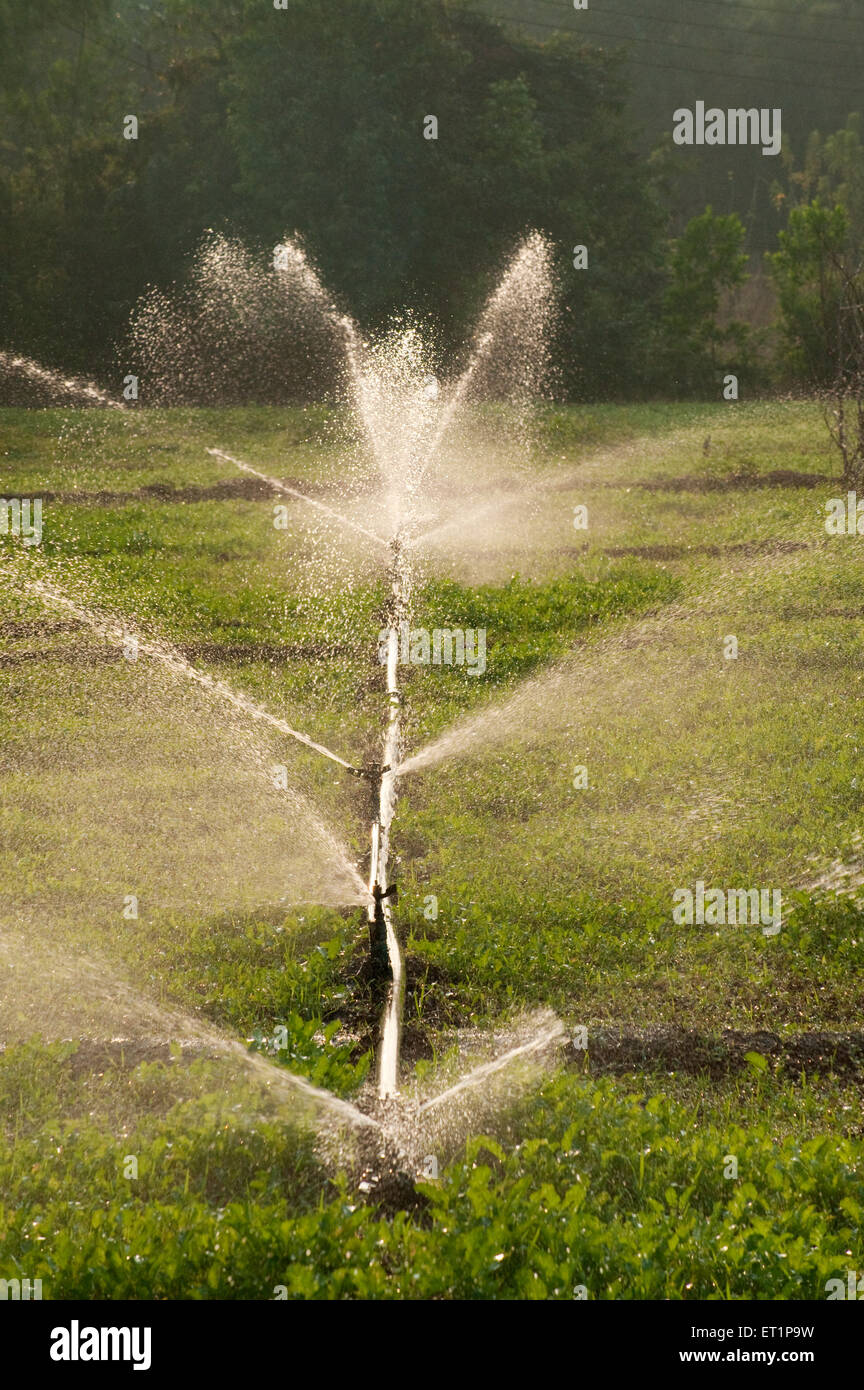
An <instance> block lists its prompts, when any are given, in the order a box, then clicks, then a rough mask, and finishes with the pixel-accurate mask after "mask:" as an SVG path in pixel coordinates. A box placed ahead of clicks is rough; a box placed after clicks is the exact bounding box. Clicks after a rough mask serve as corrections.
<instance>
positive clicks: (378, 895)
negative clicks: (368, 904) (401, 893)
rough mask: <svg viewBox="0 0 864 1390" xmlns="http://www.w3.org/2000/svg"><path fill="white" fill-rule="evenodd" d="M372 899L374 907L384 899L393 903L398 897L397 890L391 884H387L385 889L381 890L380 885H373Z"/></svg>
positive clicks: (394, 885)
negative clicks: (391, 900) (388, 899)
mask: <svg viewBox="0 0 864 1390" xmlns="http://www.w3.org/2000/svg"><path fill="white" fill-rule="evenodd" d="M372 897H373V898H374V899H375V903H376V905H377V904H378V903H380V902H381V901H382V900H383V899H384V898H392V899H393V901H394V902H395V901H396V899H397V897H398V889H397V887H396V884H395V883H391V884H388V886H387V887H386V888H382V887H381V884H380V883H373V885H372Z"/></svg>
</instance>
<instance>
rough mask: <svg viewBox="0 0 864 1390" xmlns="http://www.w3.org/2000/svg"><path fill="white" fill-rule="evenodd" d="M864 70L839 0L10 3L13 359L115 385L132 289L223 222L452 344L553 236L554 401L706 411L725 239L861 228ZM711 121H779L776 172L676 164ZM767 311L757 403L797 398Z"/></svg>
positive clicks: (691, 156) (721, 161)
mask: <svg viewBox="0 0 864 1390" xmlns="http://www.w3.org/2000/svg"><path fill="white" fill-rule="evenodd" d="M480 9H482V10H483V11H484V13H479V12H478V11H479V10H480ZM507 16H509V18H510V19H511V20H516V21H518V23H508V24H506V25H505V26H504V27H502V26H501V25H500V24H499V23H498V22H497V19H498V18H500V17H507ZM561 31H564V32H561ZM724 31H725V32H724ZM772 35H773V37H772ZM862 57H864V17H861V16H859V15H858V14H857V11H856V8H855V6H849V5H846V4H845V3H843V0H820V3H818V4H817V3H815V0H764V3H758V2H757V0H751V2H750V3H748V4H743V3H739V4H733V3H732V0H720V3H717V4H712V5H702V4H699V5H697V4H694V3H692V0H687V3H683V0H645V3H643V2H642V0H639V3H636V0H614V4H612V5H610V6H595V7H593V8H590V7H589V9H588V10H587V11H583V12H574V11H573V9H572V7H569V6H567V5H565V4H564V3H563V0H556V3H552V0H548V2H547V0H542V3H541V0H500V3H498V0H488V3H484V4H482V5H481V4H480V3H479V0H478V3H477V4H474V5H472V4H462V3H456V0H412V3H411V4H410V5H408V4H405V3H404V0H339V3H334V0H288V5H287V8H286V9H285V10H276V9H275V8H274V7H273V5H272V0H150V2H149V3H141V0H114V3H113V4H112V3H109V2H108V0H44V3H42V4H40V5H39V6H27V7H25V6H22V5H21V4H20V0H0V247H2V254H0V346H4V347H10V346H11V347H14V348H15V349H17V350H18V351H21V352H25V353H28V354H30V355H33V356H35V357H38V358H40V359H41V360H44V361H47V362H49V363H52V364H56V365H62V366H63V367H65V368H66V369H68V370H75V371H78V372H83V373H91V374H94V375H97V376H100V377H109V376H111V375H112V374H114V375H116V371H117V366H116V360H115V345H116V343H117V341H118V340H119V339H121V338H122V336H123V333H124V331H125V325H126V323H127V320H128V316H129V313H130V311H131V309H132V307H133V306H134V304H135V303H136V301H137V300H138V298H139V296H140V295H141V294H142V293H143V292H144V291H145V289H146V288H147V287H148V286H149V285H154V284H158V285H163V286H167V285H169V284H170V283H171V282H172V281H173V280H175V279H177V278H179V277H181V276H182V274H183V267H184V263H185V261H186V258H187V257H188V256H189V255H190V253H191V252H192V251H193V249H194V247H195V246H196V244H197V243H198V241H199V240H200V237H201V235H202V233H203V232H204V230H205V229H207V228H213V229H216V230H220V231H225V232H227V233H229V234H231V235H239V236H242V237H243V238H244V239H246V240H247V241H248V242H249V243H250V244H251V245H252V246H253V247H258V248H261V250H262V251H264V249H265V248H272V246H273V245H274V244H275V243H276V242H277V241H279V240H280V239H281V238H282V237H283V236H284V234H285V233H286V232H287V233H289V234H291V233H295V232H296V233H299V234H300V235H301V236H302V238H303V240H304V243H305V245H306V246H307V248H308V250H309V251H310V253H311V254H312V255H313V257H314V259H315V260H316V262H317V264H318V265H319V267H320V269H321V272H322V275H323V278H324V279H325V282H326V283H327V285H328V287H330V288H331V289H332V290H333V292H334V293H335V294H336V295H337V297H338V298H339V299H340V300H341V301H342V302H344V304H345V306H346V307H347V308H349V309H350V310H351V312H352V313H354V314H355V315H357V316H358V317H359V319H360V320H361V322H362V323H363V324H364V325H365V326H366V327H367V328H368V327H374V326H375V325H378V324H380V323H381V322H382V321H384V320H385V319H386V318H387V316H388V315H389V314H391V313H392V312H394V311H396V310H398V309H399V308H401V307H402V306H403V305H406V304H410V305H413V306H415V307H416V309H417V310H418V312H420V313H422V314H423V315H425V316H426V317H427V318H429V319H430V320H432V321H433V322H434V323H435V324H436V325H437V328H438V331H439V334H440V336H441V339H442V341H443V343H444V344H445V345H446V346H448V347H451V348H452V347H458V346H459V345H460V344H462V343H463V342H464V339H465V335H466V332H467V331H468V329H469V327H470V324H471V322H472V320H473V318H474V316H475V315H476V313H477V311H478V309H479V305H480V303H481V302H482V298H483V295H484V294H485V292H486V291H487V290H488V288H489V286H490V285H491V283H492V281H493V279H494V276H495V274H496V273H497V271H498V270H499V269H500V264H501V260H502V258H503V256H504V255H505V253H506V252H507V251H508V250H509V249H510V248H511V247H512V245H513V244H514V242H515V241H516V239H517V238H518V237H519V235H520V234H522V233H523V232H524V231H525V230H526V229H527V228H529V227H536V228H538V229H539V230H540V231H543V232H545V233H546V234H547V235H548V236H549V237H550V238H551V239H552V241H553V242H554V244H555V246H556V247H557V248H559V263H558V275H559V284H560V288H561V292H562V313H561V316H560V324H559V341H558V343H557V345H556V361H557V363H558V366H559V375H558V389H559V390H560V391H561V392H562V393H565V394H567V395H570V396H582V397H595V396H601V395H606V396H609V395H625V394H633V393H636V392H648V391H664V390H667V391H670V392H672V393H676V394H677V393H680V392H685V391H691V392H692V391H697V392H698V391H708V392H711V391H712V390H713V379H714V375H715V374H716V372H719V371H720V370H721V369H722V368H725V369H729V370H734V369H735V365H738V364H740V361H743V360H745V359H744V357H742V352H743V351H744V337H745V336H747V335H743V334H742V333H741V332H738V330H737V329H734V325H733V327H730V317H731V318H732V319H734V317H735V316H734V315H733V314H732V312H731V309H730V295H731V294H733V293H734V292H735V291H736V284H737V282H738V281H740V279H741V276H742V262H741V261H740V259H739V260H736V261H735V267H736V269H735V270H734V273H733V272H732V270H731V269H730V267H731V264H732V262H731V261H730V260H729V256H728V255H726V257H725V259H724V255H725V251H724V247H726V242H727V241H728V238H729V236H730V235H732V236H733V239H734V238H735V237H738V233H737V232H733V230H732V229H733V225H737V226H738V227H740V229H741V231H740V237H738V241H737V242H736V247H737V250H736V254H739V255H745V256H746V257H747V260H748V264H749V271H750V272H751V274H753V273H755V274H757V275H761V274H762V270H761V267H762V260H763V256H764V253H765V252H773V251H775V250H776V249H777V246H778V241H777V237H778V233H779V232H781V231H783V230H784V229H785V228H786V226H787V222H788V218H789V214H790V210H791V209H793V208H795V207H803V206H806V205H808V204H809V203H810V202H812V200H813V199H814V198H817V197H818V198H819V199H820V200H821V202H822V204H823V205H825V206H829V207H831V206H836V205H838V204H842V205H846V206H848V209H849V216H850V224H851V228H852V234H854V236H857V237H858V238H859V240H860V237H861V236H862V232H864V229H862V222H864V168H862V150H861V143H860V138H859V128H858V125H857V117H855V116H853V117H852V118H851V120H847V117H848V113H849V112H850V111H852V110H853V109H854V97H853V95H852V86H853V84H852V79H851V76H850V77H848V83H849V85H848V87H847V85H846V83H847V77H846V76H845V73H846V69H847V68H848V67H855V66H856V65H858V67H859V70H860V59H861V58H862ZM808 61H809V62H810V64H811V69H812V71H813V72H814V74H815V80H813V81H812V82H810V83H809V84H806V83H805V82H804V70H803V66H802V65H803V64H805V63H806V62H808ZM832 63H833V64H834V69H836V70H834V69H832ZM832 71H833V80H832V76H831V74H832ZM799 78H800V80H799ZM697 99H703V100H706V101H708V102H709V103H710V102H716V103H717V104H718V105H722V106H724V107H726V106H728V105H738V104H743V105H758V106H773V105H778V106H780V107H782V109H783V113H784V152H783V154H782V155H781V156H780V157H779V158H777V159H770V158H765V157H763V156H762V155H761V153H760V152H759V151H758V150H752V149H745V150H731V149H702V150H686V149H684V150H682V149H674V150H673V149H672V147H671V142H670V138H669V131H670V129H671V115H672V111H673V110H674V109H675V108H676V107H678V106H680V105H692V104H693V103H694V102H695V100H697ZM129 114H134V115H136V116H137V117H138V121H139V137H138V139H137V140H125V139H124V138H123V120H124V117H125V116H127V115H129ZM429 114H433V115H435V116H436V117H437V119H438V139H437V140H426V139H424V138H423V120H424V117H425V116H426V115H429ZM817 132H818V133H817ZM708 204H710V205H711V206H713V208H714V209H715V213H714V214H713V215H712V216H713V219H714V220H713V221H712V220H710V219H709V221H708V222H707V223H706V222H705V221H704V217H705V208H706V205H708ZM732 215H735V216H736V217H737V219H739V220H738V221H737V223H736V224H733V223H732V222H727V221H723V219H728V218H730V217H731V216H732ZM694 219H703V220H702V221H696V222H694ZM724 237H725V238H726V241H724ZM700 238H701V239H700ZM578 244H584V245H585V246H587V247H588V257H589V261H588V269H587V270H577V269H575V268H574V266H573V248H574V246H576V245H578ZM790 245H791V243H790ZM688 248H689V250H688ZM793 249H794V248H793ZM726 250H728V247H726ZM703 253H704V254H703ZM730 254H731V253H730ZM688 256H689V261H688V259H687V257H688ZM700 258H703V259H704V260H705V264H704V266H703V267H702V269H701V270H698V263H699V261H700ZM733 259H734V257H733ZM775 269H776V266H775ZM787 278H788V274H787ZM772 296H773V298H776V294H775V293H774V291H771V292H770V293H768V295H767V300H766V297H765V296H763V302H769V303H770V302H771V301H772ZM787 300H788V296H787ZM790 302H791V301H790ZM754 303H755V300H754ZM780 307H781V311H782V307H783V306H782V303H781V306H780ZM744 317H747V315H746V314H745V315H744ZM751 317H755V318H756V319H759V321H758V322H753V323H752V324H751V327H752V328H753V329H754V330H755V335H752V334H751V335H750V336H749V337H748V339H747V345H746V346H747V352H748V353H749V356H748V357H747V358H746V360H747V362H748V364H749V370H750V371H751V374H752V377H753V380H759V381H762V382H763V383H767V382H768V381H769V380H770V379H771V378H772V373H773V379H779V378H780V377H781V376H782V378H783V379H784V380H786V379H788V380H792V379H794V378H795V377H796V374H797V376H798V377H801V376H802V375H804V374H805V373H804V371H803V368H802V364H801V362H800V361H796V360H795V358H794V353H790V352H789V351H788V336H789V335H788V332H787V333H786V335H785V337H784V338H783V339H782V342H781V338H780V335H777V341H778V353H777V354H775V360H774V361H773V362H772V361H769V351H768V350H769V348H770V346H771V340H770V335H767V334H766V329H767V327H768V323H767V319H766V316H765V313H764V310H763V311H761V319H760V318H759V315H758V314H755V311H752V312H751ZM724 325H725V326H724ZM787 328H788V325H787ZM760 334H761V336H760ZM684 343H686V344H687V349H686V351H685V350H683V347H682V345H683V344H684ZM760 343H761V344H762V346H761V349H760V347H759V345H760ZM754 344H755V349H754ZM784 344H785V345H786V346H785V349H784V351H785V355H784V354H783V352H781V351H780V348H783V345H784ZM691 349H692V350H691ZM760 351H761V355H760ZM817 351H818V344H817ZM694 354H695V355H694ZM730 354H731V355H732V357H733V358H734V361H730ZM721 358H722V359H723V361H722V363H721V361H720V359H721ZM0 389H2V383H0Z"/></svg>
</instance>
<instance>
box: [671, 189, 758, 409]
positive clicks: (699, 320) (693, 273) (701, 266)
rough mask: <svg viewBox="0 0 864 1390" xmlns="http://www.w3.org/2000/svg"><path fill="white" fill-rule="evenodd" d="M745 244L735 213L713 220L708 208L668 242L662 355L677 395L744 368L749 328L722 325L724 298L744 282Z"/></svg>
mask: <svg viewBox="0 0 864 1390" xmlns="http://www.w3.org/2000/svg"><path fill="white" fill-rule="evenodd" d="M743 244H744V226H743V224H742V222H741V219H740V218H739V217H738V215H737V213H734V212H733V213H730V214H729V215H728V216H727V217H722V216H717V215H716V214H715V213H714V212H713V211H712V209H711V208H710V207H708V208H706V209H705V211H704V212H703V213H702V215H701V216H700V217H694V218H693V220H692V221H691V222H689V223H688V224H687V227H686V228H685V231H684V233H683V235H682V236H681V237H679V238H678V240H677V241H675V242H673V243H672V249H671V255H670V260H669V280H668V283H667V286H666V290H665V293H664V296H663V311H662V328H663V343H662V352H661V356H662V360H663V362H664V363H665V368H666V371H667V372H668V373H669V375H670V377H671V378H672V379H673V380H674V382H675V383H676V384H677V387H678V389H679V391H694V390H711V389H713V388H715V387H716V384H717V377H718V373H719V372H720V371H721V369H722V370H723V371H739V370H740V369H741V368H742V367H743V366H744V365H745V363H746V358H747V349H748V334H747V326H746V325H745V324H743V323H738V322H736V321H732V322H730V323H727V324H725V325H724V324H722V323H721V322H720V310H721V302H722V299H723V296H724V294H728V293H729V292H731V291H732V290H734V289H736V288H737V287H738V286H740V285H742V284H743V283H744V280H745V278H746V272H747V256H746V255H745V253H744V251H743V250H742V247H743Z"/></svg>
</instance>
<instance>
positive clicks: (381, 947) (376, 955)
mask: <svg viewBox="0 0 864 1390" xmlns="http://www.w3.org/2000/svg"><path fill="white" fill-rule="evenodd" d="M385 898H391V899H392V900H393V902H394V903H395V901H396V884H395V883H391V884H390V885H389V886H388V887H387V888H382V887H381V885H380V883H375V884H373V885H372V911H371V913H370V916H369V958H370V961H371V964H372V973H373V975H374V977H375V978H376V979H380V980H392V979H393V967H392V965H391V963H390V952H389V950H388V948H387V919H386V917H385V916H384V899H385Z"/></svg>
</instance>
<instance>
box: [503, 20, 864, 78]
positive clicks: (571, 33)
mask: <svg viewBox="0 0 864 1390" xmlns="http://www.w3.org/2000/svg"><path fill="white" fill-rule="evenodd" d="M475 13H479V12H478V11H475ZM482 17H483V18H484V19H490V18H493V16H491V15H490V14H489V13H486V14H484V15H483V16H482ZM495 18H497V19H498V20H499V22H501V23H509V24H515V25H517V26H519V27H521V28H528V29H551V30H552V31H553V32H554V33H556V34H564V35H566V36H568V37H570V38H576V39H581V40H582V42H583V43H586V44H590V43H591V42H592V39H594V38H598V37H601V38H609V39H611V40H612V41H613V42H614V43H615V44H617V45H619V46H622V47H623V46H626V44H627V43H628V39H626V38H624V37H622V36H621V35H620V34H605V35H604V34H600V33H599V32H598V31H597V30H596V29H595V30H593V31H592V33H591V34H579V33H577V31H576V30H575V29H572V28H566V27H564V26H562V25H560V24H549V23H547V22H546V21H545V20H542V19H521V18H519V17H518V16H517V15H514V14H507V13H505V12H504V11H503V10H499V11H497V12H496V15H495ZM629 42H639V40H629ZM664 47H666V48H684V47H687V48H690V47H692V45H691V44H686V45H685V44H676V43H671V42H670V43H666V44H665V45H664ZM624 61H625V62H626V63H628V64H631V65H632V66H634V67H645V68H651V70H652V71H654V72H677V73H678V74H679V75H683V76H691V75H693V76H700V77H725V78H726V79H727V80H728V79H729V78H732V79H734V80H737V81H739V82H750V81H754V80H755V79H756V77H757V74H755V73H737V72H728V71H727V72H721V71H720V69H719V68H693V67H689V66H688V67H686V68H679V67H674V66H672V65H671V64H669V63H652V62H641V61H640V60H639V59H638V58H631V57H630V56H629V54H627V55H625V58H624ZM757 61H758V58H757ZM833 71H834V69H833V68H830V69H827V70H826V74H825V76H826V81H827V80H829V78H830V74H831V73H832V72H833ZM761 80H763V81H770V82H772V83H778V84H780V85H782V86H787V87H795V88H796V90H798V91H800V90H801V86H802V79H801V78H800V77H799V78H787V77H779V76H775V75H774V74H773V73H772V74H771V75H770V77H767V78H766V77H765V76H764V75H761ZM833 85H834V86H835V88H836V87H839V90H841V91H848V92H849V93H850V94H851V92H852V90H853V89H852V88H851V87H849V88H846V87H844V86H842V85H840V84H837V83H834V84H833ZM854 90H855V94H856V96H857V97H858V98H859V99H860V98H862V96H864V93H862V88H861V87H856V88H855V89H854Z"/></svg>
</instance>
